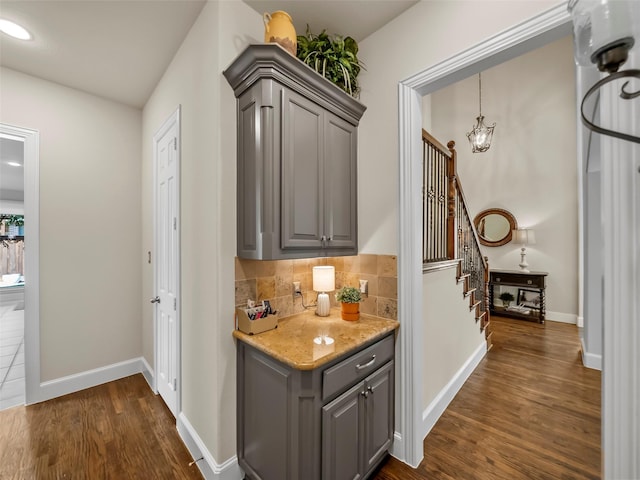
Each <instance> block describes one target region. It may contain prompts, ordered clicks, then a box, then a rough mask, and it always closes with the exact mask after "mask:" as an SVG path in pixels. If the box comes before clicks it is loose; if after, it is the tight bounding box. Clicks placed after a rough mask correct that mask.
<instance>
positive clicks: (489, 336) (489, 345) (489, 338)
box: [487, 333, 493, 352]
mask: <svg viewBox="0 0 640 480" xmlns="http://www.w3.org/2000/svg"><path fill="white" fill-rule="evenodd" d="M492 335H493V333H490V334H489V335H488V336H487V352H488V351H489V350H491V347H493V342H492V341H491V336H492Z"/></svg>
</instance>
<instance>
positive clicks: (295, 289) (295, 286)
mask: <svg viewBox="0 0 640 480" xmlns="http://www.w3.org/2000/svg"><path fill="white" fill-rule="evenodd" d="M298 294H300V295H302V291H301V290H300V282H293V296H294V297H295V296H296V295H298Z"/></svg>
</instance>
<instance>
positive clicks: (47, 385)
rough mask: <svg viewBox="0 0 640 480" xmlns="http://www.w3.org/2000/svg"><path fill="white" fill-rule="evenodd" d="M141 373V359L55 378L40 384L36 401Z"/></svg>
mask: <svg viewBox="0 0 640 480" xmlns="http://www.w3.org/2000/svg"><path fill="white" fill-rule="evenodd" d="M141 371H142V358H141V357H138V358H132V359H131V360H125V361H124V362H118V363H114V364H112V365H106V366H104V367H100V368H95V369H93V370H87V371H85V372H80V373H76V374H74V375H68V376H66V377H60V378H56V379H55V380H49V381H47V382H42V383H41V384H40V392H39V394H38V401H39V402H44V401H45V400H51V399H52V398H56V397H61V396H62V395H67V394H69V393H74V392H78V391H80V390H84V389H85V388H91V387H95V386H97V385H102V384H103V383H107V382H112V381H114V380H118V379H120V378H124V377H128V376H130V375H135V374H136V373H140V372H141Z"/></svg>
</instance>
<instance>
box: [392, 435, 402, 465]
mask: <svg viewBox="0 0 640 480" xmlns="http://www.w3.org/2000/svg"><path fill="white" fill-rule="evenodd" d="M389 454H391V456H392V457H395V458H397V459H398V460H400V461H402V459H403V458H404V441H403V440H402V435H401V434H400V432H393V443H392V444H391V449H389Z"/></svg>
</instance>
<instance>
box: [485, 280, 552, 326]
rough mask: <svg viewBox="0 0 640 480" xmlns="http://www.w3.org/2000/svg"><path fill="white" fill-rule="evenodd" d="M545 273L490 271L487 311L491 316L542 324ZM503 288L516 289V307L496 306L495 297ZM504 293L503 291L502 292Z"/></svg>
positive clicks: (498, 297) (497, 297)
mask: <svg viewBox="0 0 640 480" xmlns="http://www.w3.org/2000/svg"><path fill="white" fill-rule="evenodd" d="M547 275H548V273H547V272H522V271H519V270H491V271H490V272H489V310H490V312H491V315H500V316H505V317H513V318H520V319H523V320H532V321H536V322H539V323H544V316H545V288H546V287H545V282H546V277H547ZM496 287H498V289H499V290H498V291H500V289H502V288H503V287H515V288H517V289H518V295H517V305H510V306H508V307H507V306H504V305H499V304H496V301H497V299H501V297H502V294H501V295H500V296H497V295H496V293H497V292H496ZM502 293H504V291H503V292H502Z"/></svg>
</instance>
